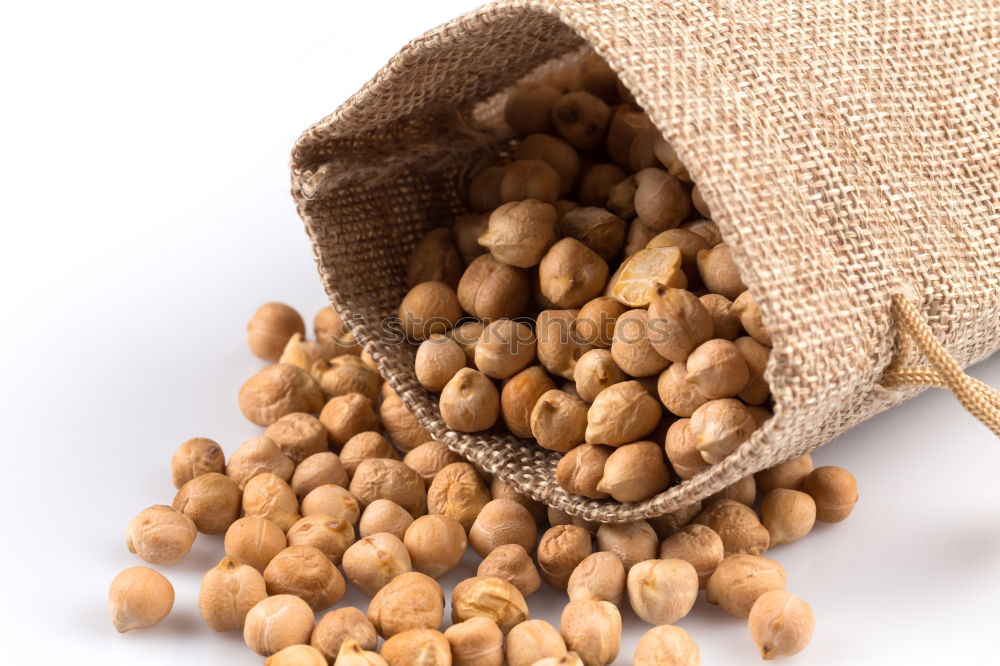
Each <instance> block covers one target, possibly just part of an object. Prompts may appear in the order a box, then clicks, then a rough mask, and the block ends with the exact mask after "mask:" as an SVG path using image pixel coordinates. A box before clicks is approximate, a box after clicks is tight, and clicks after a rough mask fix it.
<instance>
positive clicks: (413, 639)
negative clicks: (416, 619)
mask: <svg viewBox="0 0 1000 666" xmlns="http://www.w3.org/2000/svg"><path fill="white" fill-rule="evenodd" d="M382 658H383V659H385V661H386V663H387V664H388V666H449V664H451V646H450V645H449V644H448V639H447V638H445V637H444V634H442V633H441V632H440V631H434V630H433V629H410V630H409V631H404V632H401V633H399V634H396V635H395V636H393V637H392V638H390V639H389V640H387V641H386V642H385V643H383V644H382Z"/></svg>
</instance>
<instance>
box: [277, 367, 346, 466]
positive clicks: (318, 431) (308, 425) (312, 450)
mask: <svg viewBox="0 0 1000 666" xmlns="http://www.w3.org/2000/svg"><path fill="white" fill-rule="evenodd" d="M350 358H357V357H355V356H351V357H350ZM264 436H265V437H267V438H268V439H270V440H271V441H272V442H274V443H275V444H276V445H277V446H278V448H279V449H280V450H281V452H282V453H284V454H285V455H286V456H288V458H289V459H290V460H291V461H292V462H293V463H296V464H297V463H300V462H302V461H303V460H304V459H306V458H308V457H309V456H311V455H314V454H316V453H321V452H323V451H326V450H327V444H326V428H324V427H323V424H322V423H320V422H319V419H317V418H316V417H315V416H312V415H310V414H304V413H301V412H293V413H292V414H286V415H285V416H282V417H281V418H280V419H278V420H277V421H275V422H274V423H272V424H271V425H270V426H268V427H267V430H265V431H264Z"/></svg>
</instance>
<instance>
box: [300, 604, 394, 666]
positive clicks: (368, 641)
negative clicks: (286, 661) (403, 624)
mask: <svg viewBox="0 0 1000 666" xmlns="http://www.w3.org/2000/svg"><path fill="white" fill-rule="evenodd" d="M348 641H353V642H354V644H355V645H357V646H358V647H359V648H361V649H362V650H374V649H375V648H376V646H378V634H376V633H375V627H374V626H373V625H372V623H371V622H369V621H368V618H367V617H366V616H365V614H364V613H363V612H361V611H360V610H359V609H357V608H354V607H353V606H345V607H343V608H336V609H334V610H332V611H330V612H329V613H327V614H326V615H324V616H323V617H322V618H320V621H319V622H317V623H316V627H315V628H314V629H313V632H312V637H311V638H310V639H309V644H310V645H312V646H313V647H314V648H316V649H317V650H319V651H320V652H321V653H322V654H323V656H324V657H326V659H327V660H328V661H329V662H330V663H333V662H334V661H336V660H337V655H338V654H340V650H341V648H342V647H343V646H344V644H345V643H347V642H348Z"/></svg>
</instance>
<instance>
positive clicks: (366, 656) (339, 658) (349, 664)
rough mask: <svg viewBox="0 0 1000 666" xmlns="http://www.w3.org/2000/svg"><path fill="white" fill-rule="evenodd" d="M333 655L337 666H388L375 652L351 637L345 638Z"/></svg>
mask: <svg viewBox="0 0 1000 666" xmlns="http://www.w3.org/2000/svg"><path fill="white" fill-rule="evenodd" d="M334 657H335V658H336V663H337V665H338V666H388V663H387V662H386V660H385V659H383V658H382V657H381V656H380V655H379V654H378V653H377V652H372V651H370V650H366V649H364V648H363V647H361V645H360V644H359V643H358V642H357V641H356V640H354V639H353V638H345V639H344V642H343V644H342V645H341V646H340V652H338V653H337V654H336V655H334ZM331 663H333V662H332V661H331Z"/></svg>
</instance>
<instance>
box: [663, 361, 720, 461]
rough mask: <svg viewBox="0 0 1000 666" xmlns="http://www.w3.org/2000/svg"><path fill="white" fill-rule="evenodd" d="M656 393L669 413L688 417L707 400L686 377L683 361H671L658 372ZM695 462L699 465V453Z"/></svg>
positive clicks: (685, 367) (685, 366) (685, 365)
mask: <svg viewBox="0 0 1000 666" xmlns="http://www.w3.org/2000/svg"><path fill="white" fill-rule="evenodd" d="M656 391H657V395H659V397H660V402H662V403H663V406H664V407H666V408H667V409H668V410H669V411H670V413H671V414H675V415H677V416H681V417H689V416H691V415H692V414H694V413H695V411H696V410H697V409H698V408H699V407H701V406H702V405H704V404H705V403H706V402H708V398H706V397H705V396H704V395H702V393H701V391H699V390H698V387H697V386H695V385H694V384H693V383H692V382H690V381H688V379H687V364H686V363H684V362H683V361H677V362H675V363H672V364H671V365H670V367H668V368H667V369H666V370H664V371H663V372H661V373H660V376H659V379H658V380H657V382H656ZM698 456H699V458H698V461H697V463H698V464H699V465H700V464H701V463H702V462H703V461H702V460H701V457H700V456H701V454H698Z"/></svg>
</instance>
